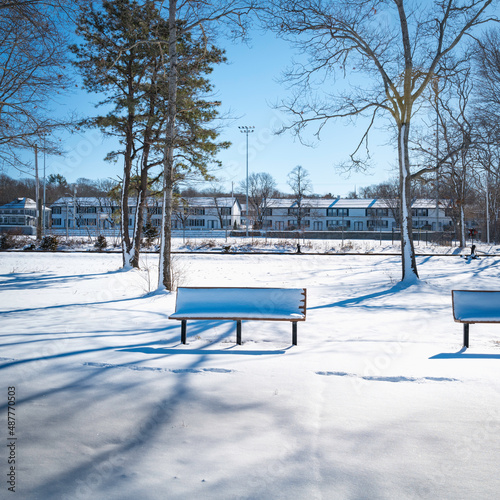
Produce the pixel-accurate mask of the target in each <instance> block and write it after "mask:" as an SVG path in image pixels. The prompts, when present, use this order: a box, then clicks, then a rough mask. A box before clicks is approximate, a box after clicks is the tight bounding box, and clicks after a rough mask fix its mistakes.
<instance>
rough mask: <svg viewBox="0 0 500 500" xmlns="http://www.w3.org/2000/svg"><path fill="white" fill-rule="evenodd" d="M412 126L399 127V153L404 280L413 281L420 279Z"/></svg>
mask: <svg viewBox="0 0 500 500" xmlns="http://www.w3.org/2000/svg"><path fill="white" fill-rule="evenodd" d="M409 132H410V127H409V124H408V123H403V124H402V125H401V126H400V127H399V133H398V134H399V137H398V155H399V179H400V192H401V200H400V214H401V215H400V217H401V263H402V278H401V279H402V281H403V282H407V283H411V282H413V281H415V280H416V279H418V272H417V263H416V260H415V247H414V245H413V227H412V216H411V173H410V160H409V154H408V141H409Z"/></svg>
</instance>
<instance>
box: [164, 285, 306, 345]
mask: <svg viewBox="0 0 500 500" xmlns="http://www.w3.org/2000/svg"><path fill="white" fill-rule="evenodd" d="M169 319H175V320H180V321H182V330H181V336H182V342H183V343H184V344H185V343H186V342H185V340H186V338H185V333H186V332H185V330H186V321H187V320H233V321H236V322H237V341H238V343H239V344H240V343H241V321H242V320H266V321H291V322H292V331H293V341H294V345H296V340H297V339H296V337H297V321H305V319H306V289H305V288H213V287H204V288H202V287H199V288H194V287H180V288H178V289H177V300H176V304H175V312H174V313H173V314H171V315H170V316H169Z"/></svg>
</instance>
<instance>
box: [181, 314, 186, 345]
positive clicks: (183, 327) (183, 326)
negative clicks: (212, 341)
mask: <svg viewBox="0 0 500 500" xmlns="http://www.w3.org/2000/svg"><path fill="white" fill-rule="evenodd" d="M186 323H187V321H186V320H185V319H183V320H181V342H182V343H183V344H185V343H186V330H187V325H186Z"/></svg>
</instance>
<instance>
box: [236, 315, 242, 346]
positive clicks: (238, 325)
mask: <svg viewBox="0 0 500 500" xmlns="http://www.w3.org/2000/svg"><path fill="white" fill-rule="evenodd" d="M236 343H237V344H238V345H241V320H240V319H238V320H236Z"/></svg>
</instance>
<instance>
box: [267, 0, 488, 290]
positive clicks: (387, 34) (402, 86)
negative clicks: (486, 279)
mask: <svg viewBox="0 0 500 500" xmlns="http://www.w3.org/2000/svg"><path fill="white" fill-rule="evenodd" d="M270 4H271V7H270V9H269V14H270V15H269V19H268V24H269V26H270V27H271V28H272V29H273V30H274V31H276V32H277V33H278V34H279V35H280V36H281V37H283V38H285V39H289V40H291V41H292V42H293V43H294V44H295V45H296V46H297V47H298V48H299V49H302V50H303V51H304V52H305V53H306V54H308V56H309V57H308V59H306V62H305V63H302V64H299V65H297V67H296V68H295V69H294V70H293V71H291V72H290V73H289V74H288V75H287V77H288V78H287V79H288V80H289V81H290V82H291V83H292V84H296V85H297V86H298V91H297V92H296V94H295V97H294V98H293V99H292V101H291V102H288V103H285V104H284V107H285V108H286V109H288V111H289V112H290V113H292V116H293V117H294V120H293V123H292V125H290V127H287V128H291V129H293V130H294V131H295V132H296V133H298V134H300V133H301V132H302V131H303V130H304V127H306V126H307V125H308V124H309V123H316V124H317V126H318V130H317V134H320V132H321V130H322V129H323V127H324V125H325V124H326V123H327V122H328V121H329V120H330V119H336V118H353V117H356V116H361V115H365V116H367V117H368V127H367V129H366V130H365V133H364V134H363V135H362V138H361V141H360V143H359V145H358V148H357V149H356V151H355V154H354V155H353V156H352V163H353V166H359V165H360V162H359V158H358V157H357V156H356V153H358V151H359V148H360V147H361V145H362V144H363V143H364V142H365V141H366V140H367V137H368V134H369V132H370V129H371V128H372V126H373V124H374V123H375V121H376V119H377V118H378V115H384V116H386V117H388V118H389V121H390V123H391V124H392V126H393V127H394V129H395V131H396V133H397V134H396V135H397V150H398V165H399V182H400V193H401V201H400V212H401V224H402V231H401V254H402V280H403V281H406V282H408V283H411V282H413V281H414V280H416V279H418V272H417V265H416V260H415V251H414V246H413V236H412V214H411V180H412V164H411V162H410V155H409V138H410V126H411V124H412V119H413V117H414V116H415V113H416V112H417V111H418V106H417V105H418V102H419V101H420V100H421V99H423V98H424V97H425V96H424V95H423V94H424V91H425V89H426V88H427V87H428V85H429V84H430V83H431V82H432V81H433V78H434V77H435V75H436V74H437V73H439V72H441V71H444V69H448V68H443V67H442V66H441V63H442V61H443V58H445V57H446V56H447V55H448V54H450V53H452V52H453V51H454V50H455V48H456V47H457V45H458V44H459V43H460V42H461V41H462V39H463V38H464V36H466V35H468V34H471V33H472V32H473V31H474V29H475V28H476V27H478V26H481V25H484V24H485V23H487V22H488V21H491V20H497V16H496V15H495V11H494V4H495V2H494V1H493V0H446V1H444V0H436V1H433V2H430V1H429V2H420V1H417V0H415V1H406V2H405V1H404V0H372V1H363V0H347V1H345V2H322V1H321V0H300V1H299V0H270ZM490 13H491V15H490ZM348 68H349V69H348ZM351 68H352V69H353V71H355V72H356V73H358V74H362V75H363V76H364V78H363V80H362V81H361V82H359V81H356V84H352V85H348V86H347V90H345V91H344V92H343V93H342V92H340V93H338V94H337V95H332V93H331V92H329V91H330V89H327V90H326V92H325V93H326V98H325V99H319V98H316V97H315V96H317V92H316V88H315V86H316V85H318V86H319V85H322V86H323V87H324V86H325V85H326V83H325V82H328V81H332V79H334V77H335V75H337V74H339V73H340V74H341V75H344V76H346V75H347V74H348V73H349V74H350V73H351V71H350V69H351ZM310 96H313V97H312V98H310Z"/></svg>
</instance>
